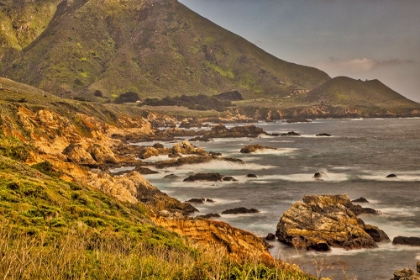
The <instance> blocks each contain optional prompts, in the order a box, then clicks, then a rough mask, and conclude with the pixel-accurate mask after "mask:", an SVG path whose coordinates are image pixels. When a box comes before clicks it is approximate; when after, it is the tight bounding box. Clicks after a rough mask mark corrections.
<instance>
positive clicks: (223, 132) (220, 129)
mask: <svg viewBox="0 0 420 280" xmlns="http://www.w3.org/2000/svg"><path fill="white" fill-rule="evenodd" d="M261 134H265V135H266V134H267V132H265V131H264V130H263V129H262V128H260V127H256V126H255V125H245V126H234V127H232V128H226V126H224V125H223V124H219V125H216V126H214V127H212V129H211V130H210V131H208V132H206V133H204V135H203V136H202V137H196V138H194V140H196V141H207V140H209V139H210V138H238V137H258V135H261Z"/></svg>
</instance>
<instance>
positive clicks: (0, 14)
mask: <svg viewBox="0 0 420 280" xmlns="http://www.w3.org/2000/svg"><path fill="white" fill-rule="evenodd" d="M59 2H60V0H44V1H13V0H1V1H0V22H1V23H2V24H1V25H0V59H1V57H2V56H3V55H4V54H6V53H10V52H19V51H22V50H23V49H24V48H26V47H27V46H28V45H29V44H30V43H31V42H32V41H34V40H35V39H36V38H37V37H38V36H39V35H40V34H41V33H42V32H43V31H44V30H45V29H46V28H47V27H48V25H49V23H50V21H51V19H52V18H53V16H54V14H55V11H56V8H57V5H58V3H59Z"/></svg>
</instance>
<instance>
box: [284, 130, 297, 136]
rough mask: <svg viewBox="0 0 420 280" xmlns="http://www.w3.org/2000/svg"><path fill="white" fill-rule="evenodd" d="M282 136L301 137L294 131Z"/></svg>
mask: <svg viewBox="0 0 420 280" xmlns="http://www.w3.org/2000/svg"><path fill="white" fill-rule="evenodd" d="M280 135H281V136H300V134H299V133H297V132H294V131H289V132H287V133H282V134H280Z"/></svg>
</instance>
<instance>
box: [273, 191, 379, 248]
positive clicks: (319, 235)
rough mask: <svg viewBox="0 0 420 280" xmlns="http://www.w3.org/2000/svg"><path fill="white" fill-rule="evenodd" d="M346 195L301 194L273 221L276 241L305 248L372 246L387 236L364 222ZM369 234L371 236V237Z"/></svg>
mask: <svg viewBox="0 0 420 280" xmlns="http://www.w3.org/2000/svg"><path fill="white" fill-rule="evenodd" d="M352 208H353V204H352V203H351V201H350V198H349V197H348V195H345V194H343V195H319V196H317V195H305V196H304V197H303V201H300V202H296V203H295V204H293V205H292V207H291V208H290V209H289V210H287V211H286V212H284V214H283V216H282V217H281V219H280V222H279V223H278V224H277V231H276V236H277V237H278V239H279V241H281V242H283V243H286V244H290V245H293V246H295V247H298V248H305V249H308V250H320V251H325V250H329V249H330V247H341V248H345V249H358V248H375V247H377V245H376V243H375V240H377V241H380V240H383V239H387V236H386V234H385V233H384V232H383V231H381V230H379V229H378V228H377V227H373V226H369V225H365V223H364V222H363V221H362V220H361V219H359V218H357V215H356V214H355V213H354V212H353V210H352ZM369 233H371V234H372V235H373V236H374V237H375V238H373V237H372V236H371V235H369Z"/></svg>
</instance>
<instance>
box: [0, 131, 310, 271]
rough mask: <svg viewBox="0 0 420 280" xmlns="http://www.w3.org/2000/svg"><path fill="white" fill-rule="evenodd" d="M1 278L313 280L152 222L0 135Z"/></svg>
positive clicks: (137, 208)
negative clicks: (32, 159)
mask: <svg viewBox="0 0 420 280" xmlns="http://www.w3.org/2000/svg"><path fill="white" fill-rule="evenodd" d="M0 147H1V150H0V223H1V225H2V226H1V228H0V256H1V257H0V277H1V278H3V279H314V278H313V277H311V276H308V275H306V274H304V273H303V272H300V271H298V270H295V269H294V268H293V267H291V266H290V265H286V264H283V263H281V262H279V263H270V264H267V263H266V262H264V261H262V260H260V259H252V258H249V259H241V260H233V259H231V258H230V257H229V256H228V255H227V254H226V252H224V251H221V250H220V249H215V248H213V247H211V245H209V246H208V247H205V248H204V247H202V246H201V247H198V246H197V245H194V244H192V243H189V242H188V241H187V240H185V239H184V238H182V237H180V236H179V235H177V234H175V233H172V232H169V231H167V230H165V229H164V228H161V227H158V226H156V225H155V224H154V223H153V222H152V221H151V220H150V218H149V213H148V210H147V208H146V207H145V206H144V205H143V204H142V203H124V202H120V201H118V200H116V199H114V198H112V197H110V196H107V195H105V194H103V193H102V192H100V191H98V190H96V189H92V188H90V187H87V186H85V185H83V184H78V183H74V182H68V181H64V180H62V179H60V178H59V176H60V175H61V173H60V172H59V171H57V170H54V168H53V166H52V164H51V163H50V162H48V161H43V162H40V163H37V164H34V165H32V166H29V165H28V164H26V163H25V159H26V158H27V155H28V154H29V153H30V152H31V151H34V149H35V148H34V147H32V146H30V145H27V144H24V143H22V142H21V141H20V140H19V139H17V138H13V137H7V136H5V135H3V134H1V133H0Z"/></svg>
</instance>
